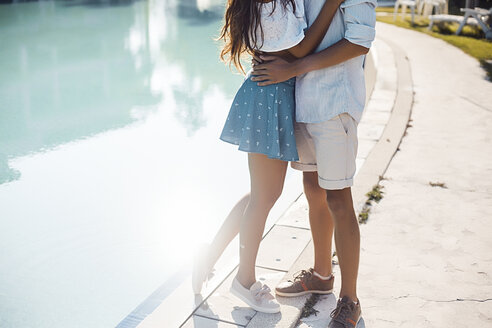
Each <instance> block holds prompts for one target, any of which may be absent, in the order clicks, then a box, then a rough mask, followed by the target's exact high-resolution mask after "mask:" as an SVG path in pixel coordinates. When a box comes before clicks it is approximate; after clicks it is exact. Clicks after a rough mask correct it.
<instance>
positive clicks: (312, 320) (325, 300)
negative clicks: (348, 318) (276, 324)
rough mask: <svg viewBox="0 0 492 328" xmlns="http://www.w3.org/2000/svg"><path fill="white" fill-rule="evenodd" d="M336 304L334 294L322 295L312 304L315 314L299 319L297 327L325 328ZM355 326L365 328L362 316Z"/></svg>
mask: <svg viewBox="0 0 492 328" xmlns="http://www.w3.org/2000/svg"><path fill="white" fill-rule="evenodd" d="M336 306H337V298H336V296H335V295H334V294H329V295H323V296H321V297H320V299H319V301H318V302H317V303H316V305H315V306H314V309H315V310H317V311H318V313H317V314H313V315H310V316H309V317H307V318H303V319H301V324H300V325H299V328H326V327H328V324H329V323H330V321H331V317H330V313H331V312H332V311H333V310H334V309H335V307H336ZM356 328H365V322H364V318H361V320H360V321H359V322H358V324H357V327H356Z"/></svg>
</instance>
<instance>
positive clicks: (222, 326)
mask: <svg viewBox="0 0 492 328" xmlns="http://www.w3.org/2000/svg"><path fill="white" fill-rule="evenodd" d="M234 327H243V326H238V325H235V324H231V323H228V322H223V321H217V320H214V319H209V318H204V317H201V316H199V315H193V316H192V317H191V318H190V319H188V320H187V321H186V323H185V324H184V325H183V326H181V328H234Z"/></svg>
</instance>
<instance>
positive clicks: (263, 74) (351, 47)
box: [251, 39, 369, 86]
mask: <svg viewBox="0 0 492 328" xmlns="http://www.w3.org/2000/svg"><path fill="white" fill-rule="evenodd" d="M368 51H369V49H368V48H365V47H362V46H359V45H357V44H353V43H351V42H350V41H347V40H346V39H342V40H340V41H338V42H337V43H335V44H334V45H332V46H330V47H328V48H326V49H325V50H322V51H320V52H317V53H315V54H312V55H309V56H306V57H304V58H300V59H297V60H295V61H293V62H290V63H289V62H288V61H286V60H284V59H282V58H280V57H277V56H260V59H261V60H262V61H263V62H264V63H262V64H259V65H255V66H254V67H253V72H252V73H251V74H252V75H255V76H254V77H252V78H251V80H252V81H258V82H259V83H258V85H260V86H264V85H269V84H273V83H279V82H282V81H287V80H288V79H290V78H292V77H294V76H298V75H302V74H305V73H308V72H311V71H315V70H318V69H322V68H325V67H330V66H334V65H337V64H340V63H343V62H344V61H347V60H349V59H352V58H355V57H358V56H361V55H365V54H367V52H368Z"/></svg>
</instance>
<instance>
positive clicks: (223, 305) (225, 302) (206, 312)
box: [195, 268, 284, 326]
mask: <svg viewBox="0 0 492 328" xmlns="http://www.w3.org/2000/svg"><path fill="white" fill-rule="evenodd" d="M236 272H237V269H236V270H234V271H233V272H232V274H231V275H230V276H229V277H228V278H227V279H226V280H224V282H223V283H222V284H221V285H220V286H219V287H218V288H217V290H215V291H214V292H213V293H212V295H210V297H209V298H208V299H206V301H205V302H204V303H203V304H202V306H200V308H198V309H197V311H196V312H195V314H197V315H200V316H203V317H206V318H209V319H215V320H221V321H225V322H230V323H234V324H237V325H241V326H245V325H247V324H248V323H249V321H250V320H251V319H252V318H253V317H254V316H255V315H256V311H255V310H253V309H252V308H250V307H249V306H248V305H246V304H245V303H244V302H242V301H241V300H239V299H238V298H237V297H235V296H234V295H232V294H231V293H230V291H229V289H230V286H231V284H232V280H233V279H234V277H235V276H236ZM256 274H257V279H258V280H260V281H261V282H263V283H266V284H267V285H269V286H270V288H271V289H272V290H273V288H274V287H275V286H276V285H277V284H278V283H279V282H280V280H281V279H282V277H283V275H284V272H279V271H275V270H268V269H264V268H257V269H256Z"/></svg>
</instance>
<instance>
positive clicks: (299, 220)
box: [277, 193, 310, 229]
mask: <svg viewBox="0 0 492 328" xmlns="http://www.w3.org/2000/svg"><path fill="white" fill-rule="evenodd" d="M277 224H278V225H284V226H289V227H296V228H304V229H310V225H309V206H308V203H307V199H306V196H305V195H304V193H303V194H302V195H301V196H299V198H298V199H297V200H296V201H295V202H294V203H293V204H292V205H291V206H290V207H289V208H288V209H287V211H286V212H285V213H284V214H283V215H282V216H281V217H280V219H279V220H278V221H277Z"/></svg>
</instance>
